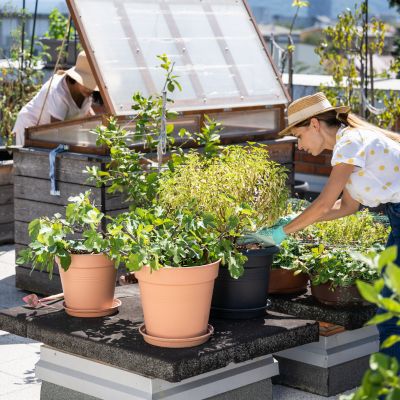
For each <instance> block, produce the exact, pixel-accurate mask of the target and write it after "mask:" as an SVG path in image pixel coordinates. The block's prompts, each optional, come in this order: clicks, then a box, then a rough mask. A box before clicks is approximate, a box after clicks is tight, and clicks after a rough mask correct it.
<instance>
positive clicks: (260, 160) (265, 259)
mask: <svg viewBox="0 0 400 400" xmlns="http://www.w3.org/2000/svg"><path fill="white" fill-rule="evenodd" d="M286 178H287V175H286V170H285V168H284V167H282V166H281V165H279V164H278V163H276V162H274V161H271V160H269V157H268V151H267V149H266V148H265V147H264V146H262V145H248V146H227V147H225V148H223V149H220V151H219V152H218V153H215V154H213V155H212V156H210V157H205V156H204V155H202V154H199V153H197V152H190V153H189V154H187V155H185V158H184V161H183V162H181V163H179V164H178V165H176V166H175V168H174V169H173V170H169V171H166V172H165V173H164V174H163V175H162V177H161V179H160V184H159V190H158V196H159V197H158V201H159V203H160V204H161V205H163V206H164V207H165V208H166V209H169V210H171V209H172V210H175V209H178V208H180V207H186V208H190V209H193V210H195V211H197V212H200V213H202V212H205V213H208V214H211V215H214V217H215V221H216V229H217V231H218V232H219V234H220V235H221V237H225V239H224V241H225V242H224V243H225V244H224V245H226V246H233V248H235V249H236V250H237V251H238V252H240V253H241V254H242V255H243V256H244V257H246V262H245V263H237V262H236V261H235V260H232V259H226V258H223V259H222V267H224V266H225V267H227V268H221V270H220V274H219V276H218V278H217V280H216V284H215V289H214V295H213V301H212V313H213V315H214V316H217V317H223V318H252V317H257V316H262V315H264V313H265V309H266V305H267V289H268V278H269V269H270V266H271V264H272V260H273V256H274V255H275V254H276V253H277V252H278V250H279V249H278V248H277V247H275V246H274V247H267V248H261V247H260V246H257V245H253V244H252V245H250V246H248V245H247V246H239V245H238V244H237V243H236V242H237V239H238V238H239V237H241V235H242V234H243V233H244V232H247V231H255V230H257V229H259V228H260V227H263V226H268V225H272V224H273V223H274V222H275V221H276V220H277V219H278V218H279V216H280V215H282V213H283V210H284V208H285V204H286V200H287V195H288V192H287V189H286ZM242 275H243V276H242ZM238 278H239V279H238Z"/></svg>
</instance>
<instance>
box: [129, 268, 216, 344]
mask: <svg viewBox="0 0 400 400" xmlns="http://www.w3.org/2000/svg"><path fill="white" fill-rule="evenodd" d="M218 267H219V261H217V262H214V263H212V264H208V265H203V266H197V267H184V268H179V267H165V268H162V269H160V270H158V271H153V272H152V271H151V270H150V267H143V268H142V269H141V270H140V271H137V272H135V276H136V278H137V280H138V281H139V288H140V294H141V299H142V306H143V314H144V322H145V328H146V334H147V335H149V336H151V337H153V338H157V339H160V338H162V339H171V341H170V343H169V342H168V341H165V343H164V344H157V345H161V346H165V347H190V346H191V345H193V344H191V342H188V343H189V344H188V346H185V344H184V343H182V345H181V346H180V345H179V343H175V344H174V345H171V343H172V342H173V341H176V340H178V339H182V342H184V341H185V339H188V338H197V337H200V336H202V335H205V334H206V333H207V330H208V318H209V314H210V306H211V297H212V293H213V289H214V281H215V279H216V277H217V276H218ZM145 340H146V341H148V340H147V338H146V336H145ZM152 344H156V342H154V343H152ZM196 344H199V343H196Z"/></svg>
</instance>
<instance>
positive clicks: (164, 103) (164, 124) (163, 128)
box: [157, 88, 167, 172]
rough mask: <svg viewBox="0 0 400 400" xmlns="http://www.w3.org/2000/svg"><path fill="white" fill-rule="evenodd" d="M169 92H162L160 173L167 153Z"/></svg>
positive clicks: (158, 152) (159, 149)
mask: <svg viewBox="0 0 400 400" xmlns="http://www.w3.org/2000/svg"><path fill="white" fill-rule="evenodd" d="M166 108H167V90H166V89H165V88H164V89H163V92H162V114H161V127H160V136H159V137H158V143H157V162H158V172H160V171H161V165H162V160H163V155H164V154H166V152H167V116H166Z"/></svg>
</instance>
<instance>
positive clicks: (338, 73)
mask: <svg viewBox="0 0 400 400" xmlns="http://www.w3.org/2000/svg"><path fill="white" fill-rule="evenodd" d="M366 7H367V4H366V2H365V1H363V2H361V4H360V5H359V6H357V5H356V6H355V9H354V10H350V9H346V10H345V11H344V12H343V13H341V14H340V15H339V16H338V20H337V23H336V25H334V26H329V27H327V28H325V29H324V30H323V40H322V42H321V44H320V45H319V46H318V47H317V48H316V50H315V52H316V53H317V54H318V55H319V57H320V64H321V65H322V66H323V67H324V69H325V70H326V72H327V73H328V74H331V75H332V78H333V81H334V86H333V87H327V86H321V88H320V89H321V90H323V91H324V92H325V93H326V95H327V97H328V99H329V100H330V101H331V103H332V104H333V105H338V102H339V100H341V103H343V104H346V105H349V106H350V107H351V108H352V110H353V111H354V112H355V113H357V114H361V115H362V116H364V117H366V118H367V119H368V121H370V122H372V123H375V124H377V125H379V126H381V127H385V128H390V127H392V126H393V125H394V123H395V122H396V120H397V118H398V116H399V115H400V101H399V96H398V95H397V94H396V93H394V92H391V93H386V92H385V91H377V90H374V88H373V81H374V79H376V78H380V77H387V76H388V73H387V72H385V73H383V74H382V76H380V75H378V74H377V73H376V72H374V71H372V73H371V71H369V77H368V79H369V80H368V82H367V77H366V76H365V75H366V74H365V69H366V68H365V65H366V64H368V63H369V65H371V60H372V55H374V54H376V55H381V54H382V51H383V47H384V40H385V32H386V26H385V24H384V23H383V22H382V21H379V20H378V19H375V18H372V19H371V20H370V21H369V22H367V21H366V18H365V15H366ZM367 32H369V33H370V35H369V36H368V43H366V40H365V38H366V34H367ZM371 34H372V35H371ZM366 50H368V55H366ZM358 64H360V67H359V68H358V67H357V65H358ZM399 67H400V65H399V63H398V62H394V63H392V65H391V67H390V72H393V73H394V74H397V73H398V72H399V70H400V68H399ZM369 69H370V68H369ZM371 75H372V76H371ZM368 84H371V85H372V87H371V89H370V90H369V91H368V93H369V96H370V98H369V99H368V101H370V103H371V105H372V106H373V107H374V106H375V105H376V104H377V103H382V105H383V106H384V107H385V110H384V112H377V113H375V112H371V113H370V112H368V111H367V112H365V110H366V109H367V107H366V105H365V104H364V105H363V103H364V101H363V100H362V98H361V96H360V94H361V93H360V92H364V89H365V88H366V87H367V86H368ZM369 109H371V108H369Z"/></svg>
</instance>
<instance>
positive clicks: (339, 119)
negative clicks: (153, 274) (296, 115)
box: [296, 110, 347, 127]
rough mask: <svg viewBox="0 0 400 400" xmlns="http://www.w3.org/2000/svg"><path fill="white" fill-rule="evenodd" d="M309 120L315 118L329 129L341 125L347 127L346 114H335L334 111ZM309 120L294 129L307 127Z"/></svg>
mask: <svg viewBox="0 0 400 400" xmlns="http://www.w3.org/2000/svg"><path fill="white" fill-rule="evenodd" d="M311 118H317V120H318V121H324V122H325V123H326V124H327V125H328V126H329V127H331V126H337V127H339V126H340V125H341V124H345V125H347V114H337V112H336V110H329V111H326V112H324V113H322V114H318V115H316V116H314V117H311ZM311 118H308V119H306V120H305V121H303V122H300V123H298V124H297V125H296V127H302V126H309V125H310V123H311Z"/></svg>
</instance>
